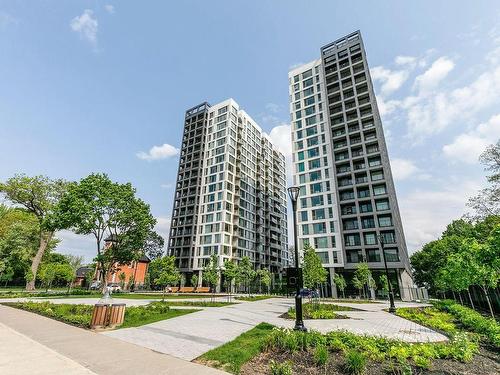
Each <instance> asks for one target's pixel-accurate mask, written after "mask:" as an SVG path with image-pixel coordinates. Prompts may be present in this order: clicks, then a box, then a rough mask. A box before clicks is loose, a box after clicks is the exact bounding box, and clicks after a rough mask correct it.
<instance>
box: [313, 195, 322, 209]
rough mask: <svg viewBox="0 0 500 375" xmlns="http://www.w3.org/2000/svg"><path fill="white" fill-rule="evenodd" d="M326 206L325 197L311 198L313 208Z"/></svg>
mask: <svg viewBox="0 0 500 375" xmlns="http://www.w3.org/2000/svg"><path fill="white" fill-rule="evenodd" d="M323 204H324V202H323V196H322V195H316V196H314V197H311V205H312V206H313V207H315V206H322V205H323Z"/></svg>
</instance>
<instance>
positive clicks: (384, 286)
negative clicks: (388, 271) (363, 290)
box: [378, 275, 389, 296]
mask: <svg viewBox="0 0 500 375" xmlns="http://www.w3.org/2000/svg"><path fill="white" fill-rule="evenodd" d="M378 282H379V284H380V286H381V289H382V291H383V292H384V295H386V296H389V281H388V280H387V276H386V275H380V276H379V278H378Z"/></svg>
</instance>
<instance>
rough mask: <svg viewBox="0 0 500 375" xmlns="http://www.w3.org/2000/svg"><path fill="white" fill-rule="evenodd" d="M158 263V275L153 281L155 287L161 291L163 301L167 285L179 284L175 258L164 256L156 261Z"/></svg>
mask: <svg viewBox="0 0 500 375" xmlns="http://www.w3.org/2000/svg"><path fill="white" fill-rule="evenodd" d="M156 261H157V263H158V275H157V277H156V278H155V280H154V283H155V284H156V285H159V286H161V287H162V289H163V298H162V301H164V300H165V289H166V287H167V286H168V285H173V284H175V283H178V282H179V279H180V274H179V270H178V269H177V267H176V266H175V256H164V257H162V258H158V259H156Z"/></svg>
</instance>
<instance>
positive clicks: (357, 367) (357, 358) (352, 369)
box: [344, 350, 366, 375]
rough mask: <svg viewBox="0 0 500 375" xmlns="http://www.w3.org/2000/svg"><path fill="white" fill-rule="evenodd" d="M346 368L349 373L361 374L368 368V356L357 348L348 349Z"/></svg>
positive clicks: (352, 374)
mask: <svg viewBox="0 0 500 375" xmlns="http://www.w3.org/2000/svg"><path fill="white" fill-rule="evenodd" d="M344 368H345V370H346V371H347V373H348V374H351V375H360V374H363V373H364V372H365V370H366V357H365V355H364V354H363V353H361V352H358V351H357V350H348V351H347V353H346V355H345V364H344Z"/></svg>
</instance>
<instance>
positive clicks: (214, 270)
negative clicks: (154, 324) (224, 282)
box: [203, 254, 219, 294]
mask: <svg viewBox="0 0 500 375" xmlns="http://www.w3.org/2000/svg"><path fill="white" fill-rule="evenodd" d="M203 279H204V280H205V281H206V282H207V284H208V286H209V287H210V289H211V290H212V294H214V293H215V288H216V286H217V284H218V283H219V265H218V259H217V255H216V254H212V255H211V256H210V260H209V262H208V263H207V264H206V265H205V267H203Z"/></svg>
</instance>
